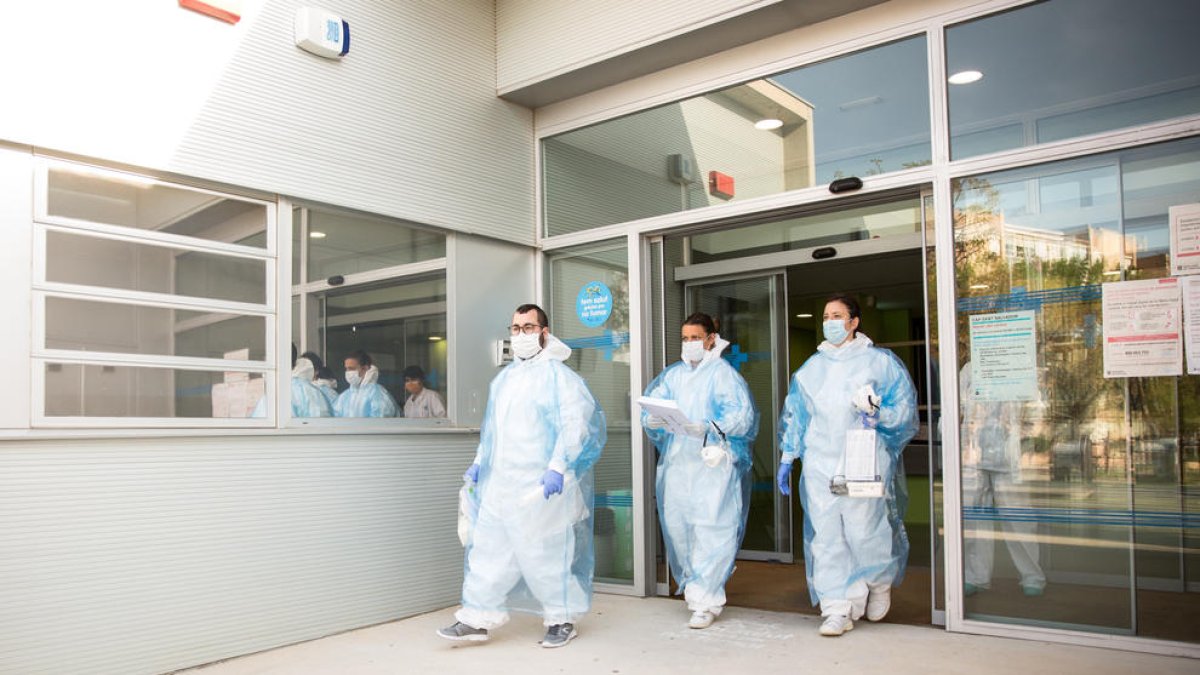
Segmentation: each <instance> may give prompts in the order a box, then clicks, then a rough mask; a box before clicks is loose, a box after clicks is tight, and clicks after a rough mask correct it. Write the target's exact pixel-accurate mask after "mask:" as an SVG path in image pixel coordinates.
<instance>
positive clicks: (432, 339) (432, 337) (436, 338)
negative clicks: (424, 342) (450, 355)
mask: <svg viewBox="0 0 1200 675" xmlns="http://www.w3.org/2000/svg"><path fill="white" fill-rule="evenodd" d="M429 341H430V342H441V341H442V336H441V335H430V336H429Z"/></svg>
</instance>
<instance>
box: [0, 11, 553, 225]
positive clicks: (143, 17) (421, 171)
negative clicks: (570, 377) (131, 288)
mask: <svg viewBox="0 0 1200 675" xmlns="http://www.w3.org/2000/svg"><path fill="white" fill-rule="evenodd" d="M305 4H308V3H305V2H302V1H300V0H246V1H245V2H243V3H242V5H243V8H244V9H243V18H242V20H241V22H239V23H238V24H237V25H236V26H232V25H229V24H225V23H222V22H220V21H217V20H215V19H211V18H208V17H205V16H201V15H200V14H197V13H195V12H191V11H188V10H185V9H183V8H180V7H179V6H178V5H177V3H174V2H161V0H125V1H124V2H120V3H97V2H94V1H93V0H64V1H63V2H55V3H22V4H20V5H19V6H17V7H12V8H7V9H11V10H12V11H11V12H10V13H9V14H8V15H7V16H8V18H9V20H10V21H12V25H20V26H21V27H22V28H21V30H19V31H15V32H14V34H13V35H12V36H11V37H12V38H13V40H14V41H15V42H10V43H9V45H8V47H9V51H10V53H14V54H22V58H23V59H24V60H25V62H26V63H28V64H32V65H33V66H34V67H32V68H28V67H22V68H6V69H3V70H0V89H2V90H4V91H9V92H21V100H23V101H25V102H26V103H27V105H10V106H6V107H5V110H3V111H2V112H0V140H8V141H12V142H16V143H26V144H29V145H32V146H37V147H41V148H46V149H49V150H58V151H64V152H70V153H77V154H81V155H86V156H91V157H95V158H99V159H103V160H108V161H117V162H125V163H129V164H133V165H136V166H141V167H147V168H150V169H157V170H163V171H171V172H177V173H180V174H184V175H187V176H194V177H199V178H205V179H210V180H214V181H219V182H222V183H227V184H232V185H237V186H241V187H246V188H253V189H257V190H263V191H265V192H269V193H278V194H283V195H287V196H293V197H300V198H304V199H309V200H314V201H318V202H325V203H329V204H335V205H340V206H346V207H351V208H356V209H361V210H364V211H368V212H373V213H378V214H383V215H388V216H395V217H399V218H405V219H409V220H413V221H417V222H420V223H425V224H429V225H435V226H440V227H445V228H449V229H452V230H457V231H464V232H474V233H478V234H484V235H489V236H493V237H497V238H500V239H505V240H509V241H515V242H521V243H526V244H531V243H533V241H534V215H533V214H534V211H533V208H534V203H533V199H532V194H533V135H532V124H533V122H532V113H531V112H530V111H529V110H528V109H525V108H522V107H520V106H517V105H515V104H512V103H509V102H506V101H503V100H500V99H498V98H496V75H495V69H496V59H495V53H496V48H495V10H494V7H493V3H492V2H491V0H457V1H455V2H376V1H374V0H340V1H339V2H336V3H333V5H330V6H328V7H327V8H328V9H330V10H334V11H336V12H337V13H339V14H340V15H341V16H342V18H344V19H345V20H347V21H348V22H349V24H350V35H351V43H350V44H351V46H350V53H349V54H348V55H347V56H346V57H345V58H344V59H342V60H341V61H333V60H327V59H322V58H319V57H317V56H314V55H311V54H308V53H306V52H303V51H301V50H300V49H299V48H297V47H296V46H295V45H294V44H293V21H294V16H295V11H296V9H297V8H298V7H300V6H302V5H305ZM65 17H69V20H66V19H65ZM133 26H138V27H144V28H138V29H137V30H131V27H133Z"/></svg>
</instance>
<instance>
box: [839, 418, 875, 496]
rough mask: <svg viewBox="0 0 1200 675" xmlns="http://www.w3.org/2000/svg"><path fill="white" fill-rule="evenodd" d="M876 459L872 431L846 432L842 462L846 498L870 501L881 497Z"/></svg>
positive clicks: (857, 430)
mask: <svg viewBox="0 0 1200 675" xmlns="http://www.w3.org/2000/svg"><path fill="white" fill-rule="evenodd" d="M878 459H879V458H878V455H877V453H876V450H875V430H874V429H853V430H850V431H847V432H846V450H845V456H844V457H843V460H842V461H843V462H844V466H845V474H844V475H845V477H846V496H847V497H855V498H865V499H870V498H878V497H882V496H883V481H882V480H881V479H880V477H879V467H878V464H877V462H878Z"/></svg>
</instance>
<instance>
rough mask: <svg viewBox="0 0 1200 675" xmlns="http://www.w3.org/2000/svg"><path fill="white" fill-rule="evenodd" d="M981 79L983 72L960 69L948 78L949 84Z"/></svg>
mask: <svg viewBox="0 0 1200 675" xmlns="http://www.w3.org/2000/svg"><path fill="white" fill-rule="evenodd" d="M982 79H983V73H981V72H979V71H978V70H960V71H959V72H957V73H955V74H953V75H951V76H950V77H949V78H948V80H947V81H948V82H950V84H971V83H972V82H978V81H980V80H982Z"/></svg>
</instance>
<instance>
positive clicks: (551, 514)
mask: <svg viewBox="0 0 1200 675" xmlns="http://www.w3.org/2000/svg"><path fill="white" fill-rule="evenodd" d="M509 334H510V335H511V336H512V351H513V355H514V359H513V362H512V363H510V364H509V365H508V366H507V367H506V368H504V370H502V371H500V373H499V374H498V375H496V377H495V379H493V380H492V384H491V387H490V388H489V391H488V403H487V409H486V411H485V412H484V418H483V426H482V428H481V429H480V439H479V448H478V450H477V451H476V454H475V461H474V462H473V463H472V464H471V467H470V468H469V469H468V470H467V472H466V474H464V476H463V478H464V479H465V480H467V481H470V482H474V483H475V485H476V494H477V495H478V504H479V507H478V514H477V515H476V517H475V521H474V525H473V527H472V528H471V530H470V533H469V535H468V536H467V540H466V555H465V565H464V567H465V574H464V578H463V591H462V608H460V609H459V610H458V612H457V613H456V614H455V619H456V620H457V621H456V623H454V624H453V625H451V626H447V627H446V628H442V629H440V630H439V631H438V635H440V636H442V637H444V638H446V639H448V640H469V641H483V640H487V639H488V631H490V630H492V629H494V628H497V627H499V626H502V625H504V623H505V622H507V621H508V616H509V610H524V611H530V612H536V613H540V614H541V615H542V622H543V624H545V626H546V634H545V637H543V638H542V642H541V644H542V646H543V647H561V646H563V645H565V644H566V643H567V642H569V641H570V640H572V639H574V638H575V637H576V635H577V633H576V630H575V623H576V622H577V621H578V620H579V618H580V617H582V616H583V615H584V614H586V613H587V611H588V610H589V609H590V608H591V601H592V572H593V569H594V567H595V552H594V549H593V546H592V519H591V509H592V466H593V465H594V464H595V463H596V460H597V459H599V457H600V451H601V449H602V448H603V447H604V443H605V441H606V428H605V420H604V413H603V411H601V410H600V406H599V404H597V402H596V399H595V398H594V397H593V396H592V393H591V391H589V390H588V387H587V384H586V383H585V382H584V381H583V378H581V377H580V376H579V375H578V374H576V373H575V372H574V371H573V370H571V369H570V368H569V367H567V365H566V363H565V361H566V359H567V358H568V357H569V356H570V355H571V349H570V348H569V347H567V346H566V345H565V344H563V343H562V342H561V341H560V340H558V339H557V338H555V337H554V336H553V335H551V334H550V330H549V320H548V319H547V317H546V313H545V312H544V311H543V310H542V308H540V307H538V306H537V305H521V306H520V307H518V308H517V310H516V312H515V313H514V314H513V317H512V325H510V326H509Z"/></svg>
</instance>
